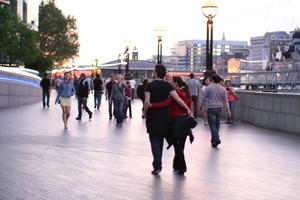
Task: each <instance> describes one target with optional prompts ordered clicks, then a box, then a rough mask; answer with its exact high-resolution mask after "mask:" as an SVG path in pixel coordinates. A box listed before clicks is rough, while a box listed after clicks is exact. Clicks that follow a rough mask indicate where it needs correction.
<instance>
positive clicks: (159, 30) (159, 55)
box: [154, 27, 165, 64]
mask: <svg viewBox="0 0 300 200" xmlns="http://www.w3.org/2000/svg"><path fill="white" fill-rule="evenodd" d="M154 31H155V34H156V36H157V39H158V40H157V64H161V63H162V38H163V35H164V31H165V30H164V29H163V28H162V27H157V28H156V29H155V30H154Z"/></svg>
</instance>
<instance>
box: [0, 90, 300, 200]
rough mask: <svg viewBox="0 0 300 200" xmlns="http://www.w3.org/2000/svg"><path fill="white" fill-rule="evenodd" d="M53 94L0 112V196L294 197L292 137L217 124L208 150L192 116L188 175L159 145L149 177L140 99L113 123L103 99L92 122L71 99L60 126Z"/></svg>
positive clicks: (297, 159) (73, 199) (205, 134)
mask: <svg viewBox="0 0 300 200" xmlns="http://www.w3.org/2000/svg"><path fill="white" fill-rule="evenodd" d="M54 95H55V94H54V92H53V93H52V96H51V98H52V100H51V104H50V108H49V109H43V108H42V105H41V103H34V104H30V105H26V106H21V107H15V108H9V109H1V110H0V127H1V130H0V158H1V159H0V199H1V200H16V199H22V200H27V199H28V200H29V199H30V200H53V199H59V200H90V199H96V200H98V199H110V200H119V199H124V200H125V199H141V200H143V199H145V200H149V199H152V200H161V199H172V200H182V199H197V200H198V199H200V200H202V199H203V200H204V199H209V200H210V199H213V200H214V199H222V200H224V199H228V200H232V199H243V200H247V199H249V200H253V199H257V200H260V199H265V200H274V199H276V200H286V199H289V200H298V199H299V197H300V190H299V187H300V168H299V163H300V156H299V152H300V137H299V136H298V135H293V134H287V133H285V132H276V131H270V130H267V129H262V128H257V127H254V126H252V125H247V124H243V123H238V124H236V125H226V124H222V125H221V130H220V133H221V139H222V144H221V145H220V146H219V148H218V149H214V148H211V146H210V143H209V141H210V132H209V128H208V127H207V126H204V125H203V123H202V121H199V125H198V126H197V127H196V128H195V129H194V135H195V141H194V143H193V144H190V143H188V142H187V144H186V151H185V153H186V161H187V166H188V171H187V173H186V174H185V175H184V176H179V175H177V174H175V173H173V171H172V159H173V155H174V152H173V149H170V150H166V149H165V150H164V155H163V171H162V173H161V174H160V175H159V176H153V175H151V174H150V171H151V169H152V166H151V162H152V156H151V152H150V144H149V141H148V136H147V134H146V130H145V121H144V120H143V119H142V118H141V106H142V105H141V102H140V101H139V100H134V101H133V118H132V119H127V120H125V122H124V126H123V127H122V128H118V127H115V122H114V120H109V119H108V112H107V109H108V108H107V102H105V101H103V102H102V105H101V108H100V110H99V111H94V115H93V118H92V120H91V121H89V120H88V117H87V115H86V116H84V117H83V119H82V121H76V120H75V117H76V114H77V106H76V100H75V98H74V99H73V102H72V110H71V118H70V124H69V130H67V131H65V130H63V123H62V121H61V109H60V107H59V105H54ZM89 106H90V107H92V106H93V104H92V98H89ZM164 148H166V146H165V147H164Z"/></svg>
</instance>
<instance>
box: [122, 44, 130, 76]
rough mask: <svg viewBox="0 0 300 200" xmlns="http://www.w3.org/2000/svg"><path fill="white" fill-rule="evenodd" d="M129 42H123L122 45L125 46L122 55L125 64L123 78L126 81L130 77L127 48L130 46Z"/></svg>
mask: <svg viewBox="0 0 300 200" xmlns="http://www.w3.org/2000/svg"><path fill="white" fill-rule="evenodd" d="M130 43H131V42H130V41H129V40H125V41H124V44H125V48H126V49H125V52H124V55H125V62H126V65H125V75H124V78H125V79H126V80H129V79H131V75H130V73H129V56H130V55H129V46H130Z"/></svg>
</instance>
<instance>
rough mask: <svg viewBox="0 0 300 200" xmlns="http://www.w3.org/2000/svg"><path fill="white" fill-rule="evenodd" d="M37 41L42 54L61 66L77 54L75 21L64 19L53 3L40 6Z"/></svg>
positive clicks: (70, 18)
mask: <svg viewBox="0 0 300 200" xmlns="http://www.w3.org/2000/svg"><path fill="white" fill-rule="evenodd" d="M38 41H39V46H40V49H41V50H42V52H43V54H44V55H45V56H46V57H47V58H49V59H51V60H52V62H53V63H58V64H62V63H64V62H65V61H67V60H69V59H72V58H74V57H75V56H77V55H78V52H79V42H78V33H77V26H76V19H75V18H74V17H72V16H67V17H65V16H64V15H63V13H62V11H61V10H60V9H58V8H57V7H56V5H55V3H54V1H53V0H52V1H51V0H50V1H48V3H47V4H45V3H44V2H42V3H41V4H40V12H39V33H38Z"/></svg>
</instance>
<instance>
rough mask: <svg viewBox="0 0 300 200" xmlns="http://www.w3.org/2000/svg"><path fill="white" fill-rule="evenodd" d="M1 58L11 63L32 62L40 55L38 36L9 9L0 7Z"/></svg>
mask: <svg viewBox="0 0 300 200" xmlns="http://www.w3.org/2000/svg"><path fill="white" fill-rule="evenodd" d="M0 16H1V17H0V30H1V31H0V56H1V57H2V58H6V59H8V60H9V61H10V64H11V63H12V62H13V61H22V62H32V61H34V60H35V58H36V57H37V55H38V53H39V49H38V46H37V40H36V37H37V34H36V32H35V31H33V30H31V29H30V28H28V27H27V25H26V24H24V23H23V22H22V21H21V19H20V18H18V17H17V16H13V15H12V14H11V13H10V11H9V8H8V7H0Z"/></svg>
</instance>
